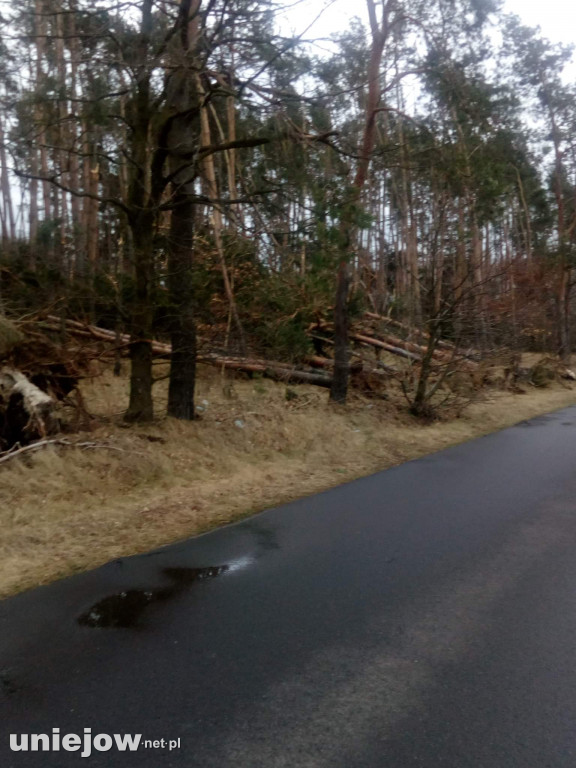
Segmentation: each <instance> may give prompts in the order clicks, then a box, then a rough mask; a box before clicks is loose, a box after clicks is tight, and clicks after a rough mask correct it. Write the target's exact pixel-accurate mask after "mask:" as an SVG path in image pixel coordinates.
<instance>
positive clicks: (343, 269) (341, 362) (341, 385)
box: [330, 260, 350, 403]
mask: <svg viewBox="0 0 576 768" xmlns="http://www.w3.org/2000/svg"><path fill="white" fill-rule="evenodd" d="M349 284H350V274H349V268H348V262H347V261H345V260H344V261H341V262H340V269H339V270H338V284H337V287H336V303H335V306H334V375H333V377H332V386H331V388H330V400H331V401H332V402H333V403H345V402H346V398H347V396H348V378H349V374H350V363H349V360H348V306H347V302H348V286H349Z"/></svg>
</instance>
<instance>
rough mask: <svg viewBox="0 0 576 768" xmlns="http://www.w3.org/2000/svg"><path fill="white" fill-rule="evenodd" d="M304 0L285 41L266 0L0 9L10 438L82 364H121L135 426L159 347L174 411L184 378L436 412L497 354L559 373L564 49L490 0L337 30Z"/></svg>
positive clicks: (574, 95)
mask: <svg viewBox="0 0 576 768" xmlns="http://www.w3.org/2000/svg"><path fill="white" fill-rule="evenodd" d="M293 5H294V7H293V9H292V11H293V14H294V18H295V19H296V20H297V21H298V22H299V23H300V25H301V27H302V31H301V32H299V33H298V34H296V35H289V36H287V35H286V34H285V33H284V32H283V31H282V30H283V28H284V27H283V26H282V25H279V24H278V21H277V19H278V14H279V13H280V12H285V11H286V7H287V6H285V5H284V4H283V3H282V2H279V0H259V1H258V2H254V1H253V0H180V1H178V2H176V1H175V0H171V1H170V0H131V1H130V2H117V1H116V0H97V1H96V2H85V1H84V0H26V1H25V2H23V3H20V4H18V6H17V7H13V8H11V9H10V10H9V9H8V8H6V7H5V8H4V10H3V11H2V15H1V17H0V25H1V26H0V29H1V47H0V67H1V70H2V77H1V82H0V89H1V93H0V97H1V99H2V112H1V114H0V226H1V245H0V318H3V319H2V328H4V331H3V332H0V337H1V338H0V359H2V360H3V361H4V365H5V368H4V373H3V379H2V392H3V396H2V397H3V400H2V402H3V403H4V405H3V408H2V411H1V412H2V413H3V416H2V419H3V424H4V426H3V436H2V439H3V447H4V448H5V449H6V448H10V447H12V446H13V445H14V444H16V443H20V444H21V443H22V442H23V441H25V440H26V437H27V436H26V434H24V432H25V431H26V430H23V429H22V420H23V419H24V421H26V428H27V429H28V437H29V438H30V437H32V436H34V437H36V438H37V437H38V436H45V434H46V433H47V431H50V429H49V421H50V419H48V418H44V416H45V415H47V414H46V413H45V414H44V416H43V415H42V413H41V412H42V408H43V407H44V405H46V410H49V403H48V402H46V403H44V401H43V396H42V393H44V396H46V393H47V392H48V396H49V397H50V398H52V399H54V397H56V399H62V398H64V397H66V396H68V395H69V394H70V392H72V390H74V388H75V387H76V384H77V381H78V380H79V378H81V377H82V375H83V374H84V373H85V371H86V369H87V366H89V363H90V360H88V358H90V357H91V358H92V361H93V359H94V358H95V357H97V358H98V359H99V360H100V361H102V360H108V361H109V362H110V365H112V363H113V362H114V361H115V366H116V369H117V372H119V370H120V368H121V363H122V359H123V358H124V357H128V358H129V362H130V378H129V382H127V386H128V387H129V404H128V407H127V410H126V412H125V414H124V418H125V419H126V421H127V422H128V423H130V422H150V421H151V420H153V418H154V414H155V410H154V385H155V383H156V381H157V379H158V376H157V375H156V370H158V369H157V368H156V366H157V365H158V364H159V363H160V364H162V363H165V362H166V361H167V360H169V362H170V365H169V372H167V373H163V376H165V377H167V378H168V379H169V383H168V396H167V404H166V411H167V413H168V415H169V416H172V417H174V418H176V419H182V420H192V419H194V418H195V416H196V415H197V408H196V405H195V399H194V394H195V383H196V372H197V364H198V363H201V364H208V365H215V366H220V367H221V369H222V370H224V369H226V370H227V371H232V372H234V371H240V372H244V374H246V375H252V376H270V377H271V378H275V379H277V380H280V381H285V382H288V383H290V382H307V383H310V384H312V385H320V386H321V387H324V389H325V390H326V391H327V397H328V398H329V399H330V401H331V402H333V403H336V404H338V403H340V404H342V403H345V402H346V400H347V397H348V396H349V391H350V389H351V388H359V389H360V390H362V391H364V392H369V393H371V394H372V395H374V396H378V392H379V391H380V389H381V387H382V386H384V387H385V380H386V379H387V378H393V379H394V380H395V381H396V382H399V385H400V386H401V388H402V390H403V392H404V395H405V397H406V400H407V403H408V405H409V407H410V409H411V411H412V413H413V414H415V415H416V416H422V417H426V418H428V417H434V416H435V415H436V414H437V411H438V408H439V406H438V402H439V400H438V398H439V397H440V395H441V393H442V392H443V391H444V390H445V389H446V386H447V384H448V383H450V382H451V381H454V380H456V377H457V374H459V373H462V372H464V373H468V374H470V375H471V376H473V375H474V370H476V369H478V367H479V366H480V365H481V363H482V360H484V359H486V357H487V356H494V355H495V354H498V355H500V358H499V359H500V360H504V361H505V362H504V363H503V366H504V372H505V373H504V378H505V380H506V383H507V384H509V383H513V382H514V381H516V380H517V379H518V377H520V376H521V375H525V376H526V375H531V374H530V373H527V372H526V371H525V370H524V369H523V368H522V365H521V354H522V353H523V352H538V353H542V354H545V355H548V356H550V358H554V359H557V361H558V365H560V366H561V365H562V364H563V363H562V361H564V362H566V361H568V358H569V355H570V353H571V351H572V338H571V325H572V321H573V314H574V309H573V302H572V292H573V291H572V289H573V284H574V258H575V255H576V143H575V140H574V137H575V130H574V129H575V126H576V88H575V86H574V83H573V82H572V81H571V77H570V73H571V72H573V69H572V67H573V59H572V50H571V49H570V48H569V47H567V46H564V45H561V44H555V43H553V42H550V41H549V40H547V39H545V38H543V37H542V35H541V34H540V31H539V30H538V29H533V28H530V27H527V26H525V25H523V24H522V22H521V20H520V19H519V18H518V17H516V16H512V15H507V14H505V13H504V12H503V11H502V8H501V4H500V3H499V2H498V0H426V2H424V0H383V1H382V2H377V1H376V0H366V7H365V14H366V20H367V21H366V23H365V24H364V23H363V22H362V21H360V20H358V19H352V20H351V21H350V23H349V25H348V26H347V28H345V29H342V30H341V32H340V33H339V34H337V35H332V36H331V37H330V39H325V38H318V39H314V38H313V37H312V38H310V37H308V36H307V30H308V28H309V26H310V23H311V21H313V19H306V18H300V17H299V16H298V5H299V3H297V2H296V3H294V4H293ZM321 10H322V8H321V6H320V4H319V6H318V11H319V14H320V15H321ZM2 334H3V335H2ZM82 339H84V341H85V344H84V345H82V344H79V340H82ZM90 341H92V342H94V343H93V344H92V345H90V344H89V342H90ZM367 350H368V354H367V352H366V351H367ZM396 360H397V361H398V365H397V364H396V363H395V361H396ZM6 366H8V367H6ZM162 371H164V369H162ZM567 375H569V376H571V375H573V374H571V373H570V371H569V370H567ZM18 376H22V377H24V378H23V379H22V380H21V381H20V384H17V383H16V379H17V378H18ZM476 379H477V380H478V383H480V384H481V383H482V382H481V379H482V376H481V375H480V374H478V375H476ZM27 382H28V383H30V384H31V386H32V387H33V388H35V391H34V392H33V391H32V390H31V389H26V386H27ZM38 388H39V389H40V390H41V391H40V392H38V391H37V390H38ZM11 398H12V400H11ZM15 398H16V399H18V398H19V401H18V402H20V405H22V403H23V404H24V410H25V414H24V416H22V414H21V413H20V414H18V413H17V412H18V407H17V403H15ZM30 398H32V399H30ZM34 398H37V399H39V401H40V403H41V405H40V406H38V407H37V405H34V402H33V400H34ZM11 402H12V406H11V405H10V403H11ZM42 403H44V405H42ZM35 409H36V411H37V413H36V414H35V418H34V419H32V418H30V419H28V417H30V414H31V413H32V411H34V410H35ZM20 410H22V409H20ZM157 410H158V409H157ZM15 413H16V416H15V415H14V414H15ZM14 419H16V425H15V424H14V423H13V422H14ZM9 422H11V423H9ZM32 422H34V424H35V427H34V428H32V427H31V423H32Z"/></svg>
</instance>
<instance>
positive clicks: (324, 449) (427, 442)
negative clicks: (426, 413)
mask: <svg viewBox="0 0 576 768" xmlns="http://www.w3.org/2000/svg"><path fill="white" fill-rule="evenodd" d="M157 386H158V387H160V388H161V389H160V391H159V392H158V393H157V401H158V403H159V406H160V409H161V408H162V402H163V398H164V397H165V384H164V383H161V384H158V385H157ZM162 388H164V389H162ZM290 390H291V392H293V394H295V395H296V397H293V396H292V395H289V396H288V397H287V388H286V387H285V386H284V385H282V384H279V383H275V382H271V381H266V380H251V381H236V382H230V381H227V380H222V379H221V378H220V377H219V375H218V374H217V373H216V372H215V371H213V370H208V371H203V372H202V374H201V377H200V381H199V385H198V397H197V403H198V405H199V406H200V407H201V408H202V409H203V411H202V414H201V419H200V420H199V421H196V422H194V423H180V422H176V421H173V420H170V419H166V418H160V419H159V420H158V421H157V422H156V423H154V424H152V425H148V426H145V427H144V426H135V427H130V428H125V427H123V426H122V424H121V422H120V420H119V418H118V417H119V415H120V414H121V412H122V410H123V408H124V406H125V398H126V392H127V382H126V380H125V379H117V378H114V377H113V376H112V375H111V374H110V373H105V374H103V375H102V376H100V377H98V378H97V379H95V380H94V381H92V382H89V383H87V384H86V386H85V392H84V395H85V398H86V401H87V402H88V404H89V407H90V409H91V411H92V412H94V413H96V414H98V415H100V416H101V417H105V418H106V419H107V420H108V423H107V424H105V425H102V424H101V425H100V426H98V427H97V428H96V429H95V430H94V431H93V432H92V433H91V434H90V436H89V438H88V439H89V440H92V441H95V442H98V441H107V442H109V443H110V444H113V445H114V446H115V447H116V448H118V449H120V450H116V451H108V450H105V449H97V450H92V451H80V450H74V449H64V450H63V451H58V450H50V449H46V450H44V451H43V452H39V453H38V454H36V455H34V457H33V458H31V459H29V460H27V461H26V462H18V463H17V462H13V463H10V464H7V465H6V466H4V467H2V468H0V526H1V530H2V539H1V541H0V597H5V596H8V595H10V594H14V593H16V592H18V591H21V590H24V589H27V588H30V587H33V586H36V585H39V584H45V583H48V582H50V581H53V580H54V579H57V578H60V577H64V576H67V575H70V574H72V573H74V572H76V571H80V570H86V569H89V568H93V567H95V566H98V565H100V564H102V563H104V562H106V561H108V560H110V559H113V558H117V557H122V556H126V555H131V554H135V553H139V552H144V551H146V550H149V549H151V548H153V547H155V546H159V545H162V544H166V543H169V542H172V541H176V540H178V539H182V538H185V537H187V536H192V535H194V534H197V533H200V532H203V531H206V530H208V529H210V528H213V527H216V526H219V525H223V524H225V523H229V522H232V521H234V520H237V519H239V518H240V517H243V516H245V515H247V514H249V513H251V512H257V511H260V510H263V509H265V508H267V507H270V506H274V505H277V504H281V503H283V502H286V501H288V500H291V499H294V498H297V497H300V496H304V495H307V494H311V493H315V492H317V491H321V490H324V489H326V488H329V487H331V486H334V485H337V484H339V483H342V482H345V481H348V480H352V479H354V478H357V477H360V476H362V475H366V474H369V473H371V472H375V471H378V470H382V469H386V468H388V467H390V466H393V465H395V464H399V463H401V462H403V461H406V460H408V459H413V458H417V457H419V456H422V455H424V454H427V453H431V452H433V451H436V450H440V449H442V448H445V447H447V446H450V445H454V444H456V443H460V442H463V441H465V440H469V439H472V438H474V437H478V436H480V435H483V434H487V433H489V432H493V431H495V430H498V429H502V428H504V427H507V426H510V425H512V424H514V423H517V422H519V421H522V420H524V419H527V418H530V417H533V416H536V415H539V414H542V413H546V412H549V411H553V410H557V409H559V408H562V407H565V406H568V405H572V404H575V403H576V389H573V388H571V387H563V386H560V385H553V386H551V387H549V388H546V389H530V390H529V391H528V392H526V393H525V394H511V393H508V392H498V391H492V392H488V393H484V394H483V395H482V399H481V400H479V401H478V402H476V403H474V404H473V405H471V406H470V407H469V408H468V409H467V410H466V411H465V412H464V414H463V415H461V416H460V417H459V418H455V419H452V420H451V421H441V422H435V423H432V424H430V425H427V426H424V425H422V424H421V423H419V422H417V421H416V420H415V419H414V418H413V417H411V416H410V415H409V414H408V413H407V411H406V408H405V404H403V403H402V402H401V400H400V396H399V395H398V393H397V392H395V391H393V390H391V391H390V396H389V400H386V401H371V400H368V399H365V398H362V397H358V396H355V397H354V398H353V399H352V401H351V402H350V403H349V405H347V406H346V407H343V408H342V407H340V408H333V407H330V406H329V405H328V404H327V395H326V392H324V391H319V390H318V389H316V388H314V387H307V386H301V387H298V388H297V389H295V388H290Z"/></svg>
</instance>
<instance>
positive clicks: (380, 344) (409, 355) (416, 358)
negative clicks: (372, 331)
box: [350, 333, 422, 362]
mask: <svg viewBox="0 0 576 768" xmlns="http://www.w3.org/2000/svg"><path fill="white" fill-rule="evenodd" d="M350 338H351V339H353V340H354V341H358V342H359V343H360V344H368V345H369V346H371V347H377V348H378V349H384V350H386V352H390V353H391V354H392V355H398V357H404V358H406V360H412V361H413V362H420V360H421V359H422V358H421V356H420V355H417V354H415V353H414V352H409V351H408V350H406V349H401V348H400V347H395V346H393V345H392V344H387V343H386V342H385V341H380V340H379V339H373V338H372V337H371V336H364V335H362V334H360V333H351V334H350Z"/></svg>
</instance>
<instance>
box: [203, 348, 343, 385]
mask: <svg viewBox="0 0 576 768" xmlns="http://www.w3.org/2000/svg"><path fill="white" fill-rule="evenodd" d="M198 362H199V363H206V364H208V365H215V366H218V367H220V368H227V369H230V370H234V371H242V372H244V373H259V374H261V375H262V376H264V377H265V378H268V379H274V380H275V381H284V382H286V383H291V382H296V383H300V384H314V385H315V386H317V387H326V388H329V387H330V385H331V384H332V377H331V376H325V375H324V374H321V373H311V372H309V371H300V370H298V369H296V368H293V367H292V366H290V365H287V364H286V365H284V364H282V363H269V362H267V361H265V360H248V359H246V360H245V359H236V358H230V357H228V358H227V357H218V356H217V355H198Z"/></svg>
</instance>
